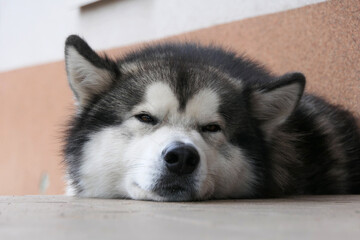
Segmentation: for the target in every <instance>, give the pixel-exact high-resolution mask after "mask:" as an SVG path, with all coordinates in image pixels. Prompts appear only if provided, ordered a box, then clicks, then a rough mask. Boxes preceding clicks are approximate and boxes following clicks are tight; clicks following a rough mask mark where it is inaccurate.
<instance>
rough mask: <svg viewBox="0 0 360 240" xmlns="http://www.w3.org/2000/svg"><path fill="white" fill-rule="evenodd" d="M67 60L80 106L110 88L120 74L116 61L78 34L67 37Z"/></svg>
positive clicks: (70, 78)
mask: <svg viewBox="0 0 360 240" xmlns="http://www.w3.org/2000/svg"><path fill="white" fill-rule="evenodd" d="M65 62H66V72H67V76H68V81H69V84H70V87H71V89H72V90H73V93H74V95H75V97H76V99H77V102H78V104H79V105H80V106H84V105H86V103H88V101H89V100H90V99H91V98H92V97H93V96H94V95H96V94H99V93H101V92H103V91H105V90H106V89H108V88H109V87H110V85H111V84H112V83H113V81H114V79H115V78H116V77H117V76H118V74H119V70H118V67H117V65H116V63H115V62H113V61H111V60H109V59H108V58H106V57H105V58H102V57H100V56H99V55H98V54H97V53H96V52H95V51H94V50H92V49H91V48H90V47H89V45H88V44H87V43H86V42H85V41H84V40H83V39H82V38H80V37H79V36H77V35H71V36H69V37H68V38H67V39H66V42H65Z"/></svg>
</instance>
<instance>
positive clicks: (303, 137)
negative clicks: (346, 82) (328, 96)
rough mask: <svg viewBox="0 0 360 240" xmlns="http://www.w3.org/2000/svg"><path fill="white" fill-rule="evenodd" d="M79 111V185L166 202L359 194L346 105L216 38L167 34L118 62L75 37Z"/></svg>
mask: <svg viewBox="0 0 360 240" xmlns="http://www.w3.org/2000/svg"><path fill="white" fill-rule="evenodd" d="M65 52H66V67H67V74H68V78H69V82H70V86H71V88H72V90H73V92H74V95H75V97H76V99H77V104H78V111H77V114H76V116H75V117H74V119H73V121H72V123H71V126H70V128H69V130H68V132H67V137H66V145H65V162H66V164H67V173H68V179H69V189H72V190H73V193H74V194H77V195H79V196H85V197H105V198H133V199H147V200H159V201H184V200H204V199H212V198H251V197H274V196H282V195H287V194H340V193H341V194H346V193H360V134H359V129H358V127H357V124H356V121H355V119H354V118H353V117H352V116H351V114H350V113H348V112H347V111H345V110H342V109H340V108H338V107H334V106H332V105H329V104H328V103H326V102H324V101H323V100H322V99H319V98H317V97H315V96H312V95H308V94H304V95H303V90H304V86H305V78H304V76H303V75H302V74H301V73H290V74H286V75H284V76H281V77H276V76H273V75H272V74H270V73H269V72H267V71H266V70H265V69H264V68H262V67H261V66H259V65H258V64H256V63H253V62H251V61H249V60H246V59H245V58H242V57H236V56H235V54H233V53H231V52H227V51H224V50H221V49H219V48H215V47H200V46H198V45H195V44H168V45H158V46H154V47H148V48H145V49H143V50H141V51H138V52H134V53H132V54H129V55H127V56H126V57H124V58H122V59H120V60H118V61H116V62H115V61H112V60H109V59H107V58H102V57H99V56H98V55H97V54H96V53H95V52H94V51H93V50H92V49H91V48H90V47H89V46H88V45H87V44H86V43H85V42H84V41H83V40H82V39H80V38H79V37H77V36H70V37H69V38H68V39H67V42H66V48H65Z"/></svg>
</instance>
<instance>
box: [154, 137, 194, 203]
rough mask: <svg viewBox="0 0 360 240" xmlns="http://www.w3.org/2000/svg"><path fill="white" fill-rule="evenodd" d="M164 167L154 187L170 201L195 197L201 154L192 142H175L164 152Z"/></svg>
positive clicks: (162, 155)
mask: <svg viewBox="0 0 360 240" xmlns="http://www.w3.org/2000/svg"><path fill="white" fill-rule="evenodd" d="M161 158H162V160H163V164H164V168H163V173H162V174H161V177H160V178H159V179H158V180H157V182H156V185H155V188H154V189H153V190H154V191H155V192H156V193H157V194H159V195H160V196H163V197H165V198H166V199H167V200H170V201H181V200H189V199H193V195H194V193H195V185H196V183H195V181H196V180H195V179H196V177H195V175H196V172H197V171H196V170H197V169H198V166H199V163H200V155H199V153H198V151H197V150H196V148H195V147H194V146H193V145H191V144H185V143H183V142H173V143H171V144H169V145H168V146H167V147H166V148H165V149H164V150H163V152H162V154H161Z"/></svg>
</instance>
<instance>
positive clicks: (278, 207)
mask: <svg viewBox="0 0 360 240" xmlns="http://www.w3.org/2000/svg"><path fill="white" fill-rule="evenodd" d="M85 238H86V239H89V240H91V239H147V240H151V239H156V240H161V239H166V240H172V239H186V240H191V239H197V240H198V239H277V240H279V239H287V240H288V239H327V240H330V239H341V240H345V239H360V196H307V197H296V198H287V199H267V200H235V201H208V202H192V203H159V202H144V201H131V200H103V199H78V198H71V197H65V196H24V197H13V196H0V239H1V240H7V239H37V240H41V239H85Z"/></svg>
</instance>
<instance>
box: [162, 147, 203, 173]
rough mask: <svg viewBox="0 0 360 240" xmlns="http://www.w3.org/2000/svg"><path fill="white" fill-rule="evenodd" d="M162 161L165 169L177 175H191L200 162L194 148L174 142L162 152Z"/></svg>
mask: <svg viewBox="0 0 360 240" xmlns="http://www.w3.org/2000/svg"><path fill="white" fill-rule="evenodd" d="M163 159H164V161H165V165H166V167H167V169H168V170H169V171H170V172H172V173H176V174H179V175H184V174H190V173H192V172H193V171H194V170H195V169H196V167H197V165H198V164H199V162H200V156H199V153H198V151H197V150H196V149H195V147H193V146H191V145H188V144H185V143H182V142H175V143H172V144H171V145H170V146H168V147H167V148H166V149H165V150H164V152H163Z"/></svg>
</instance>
